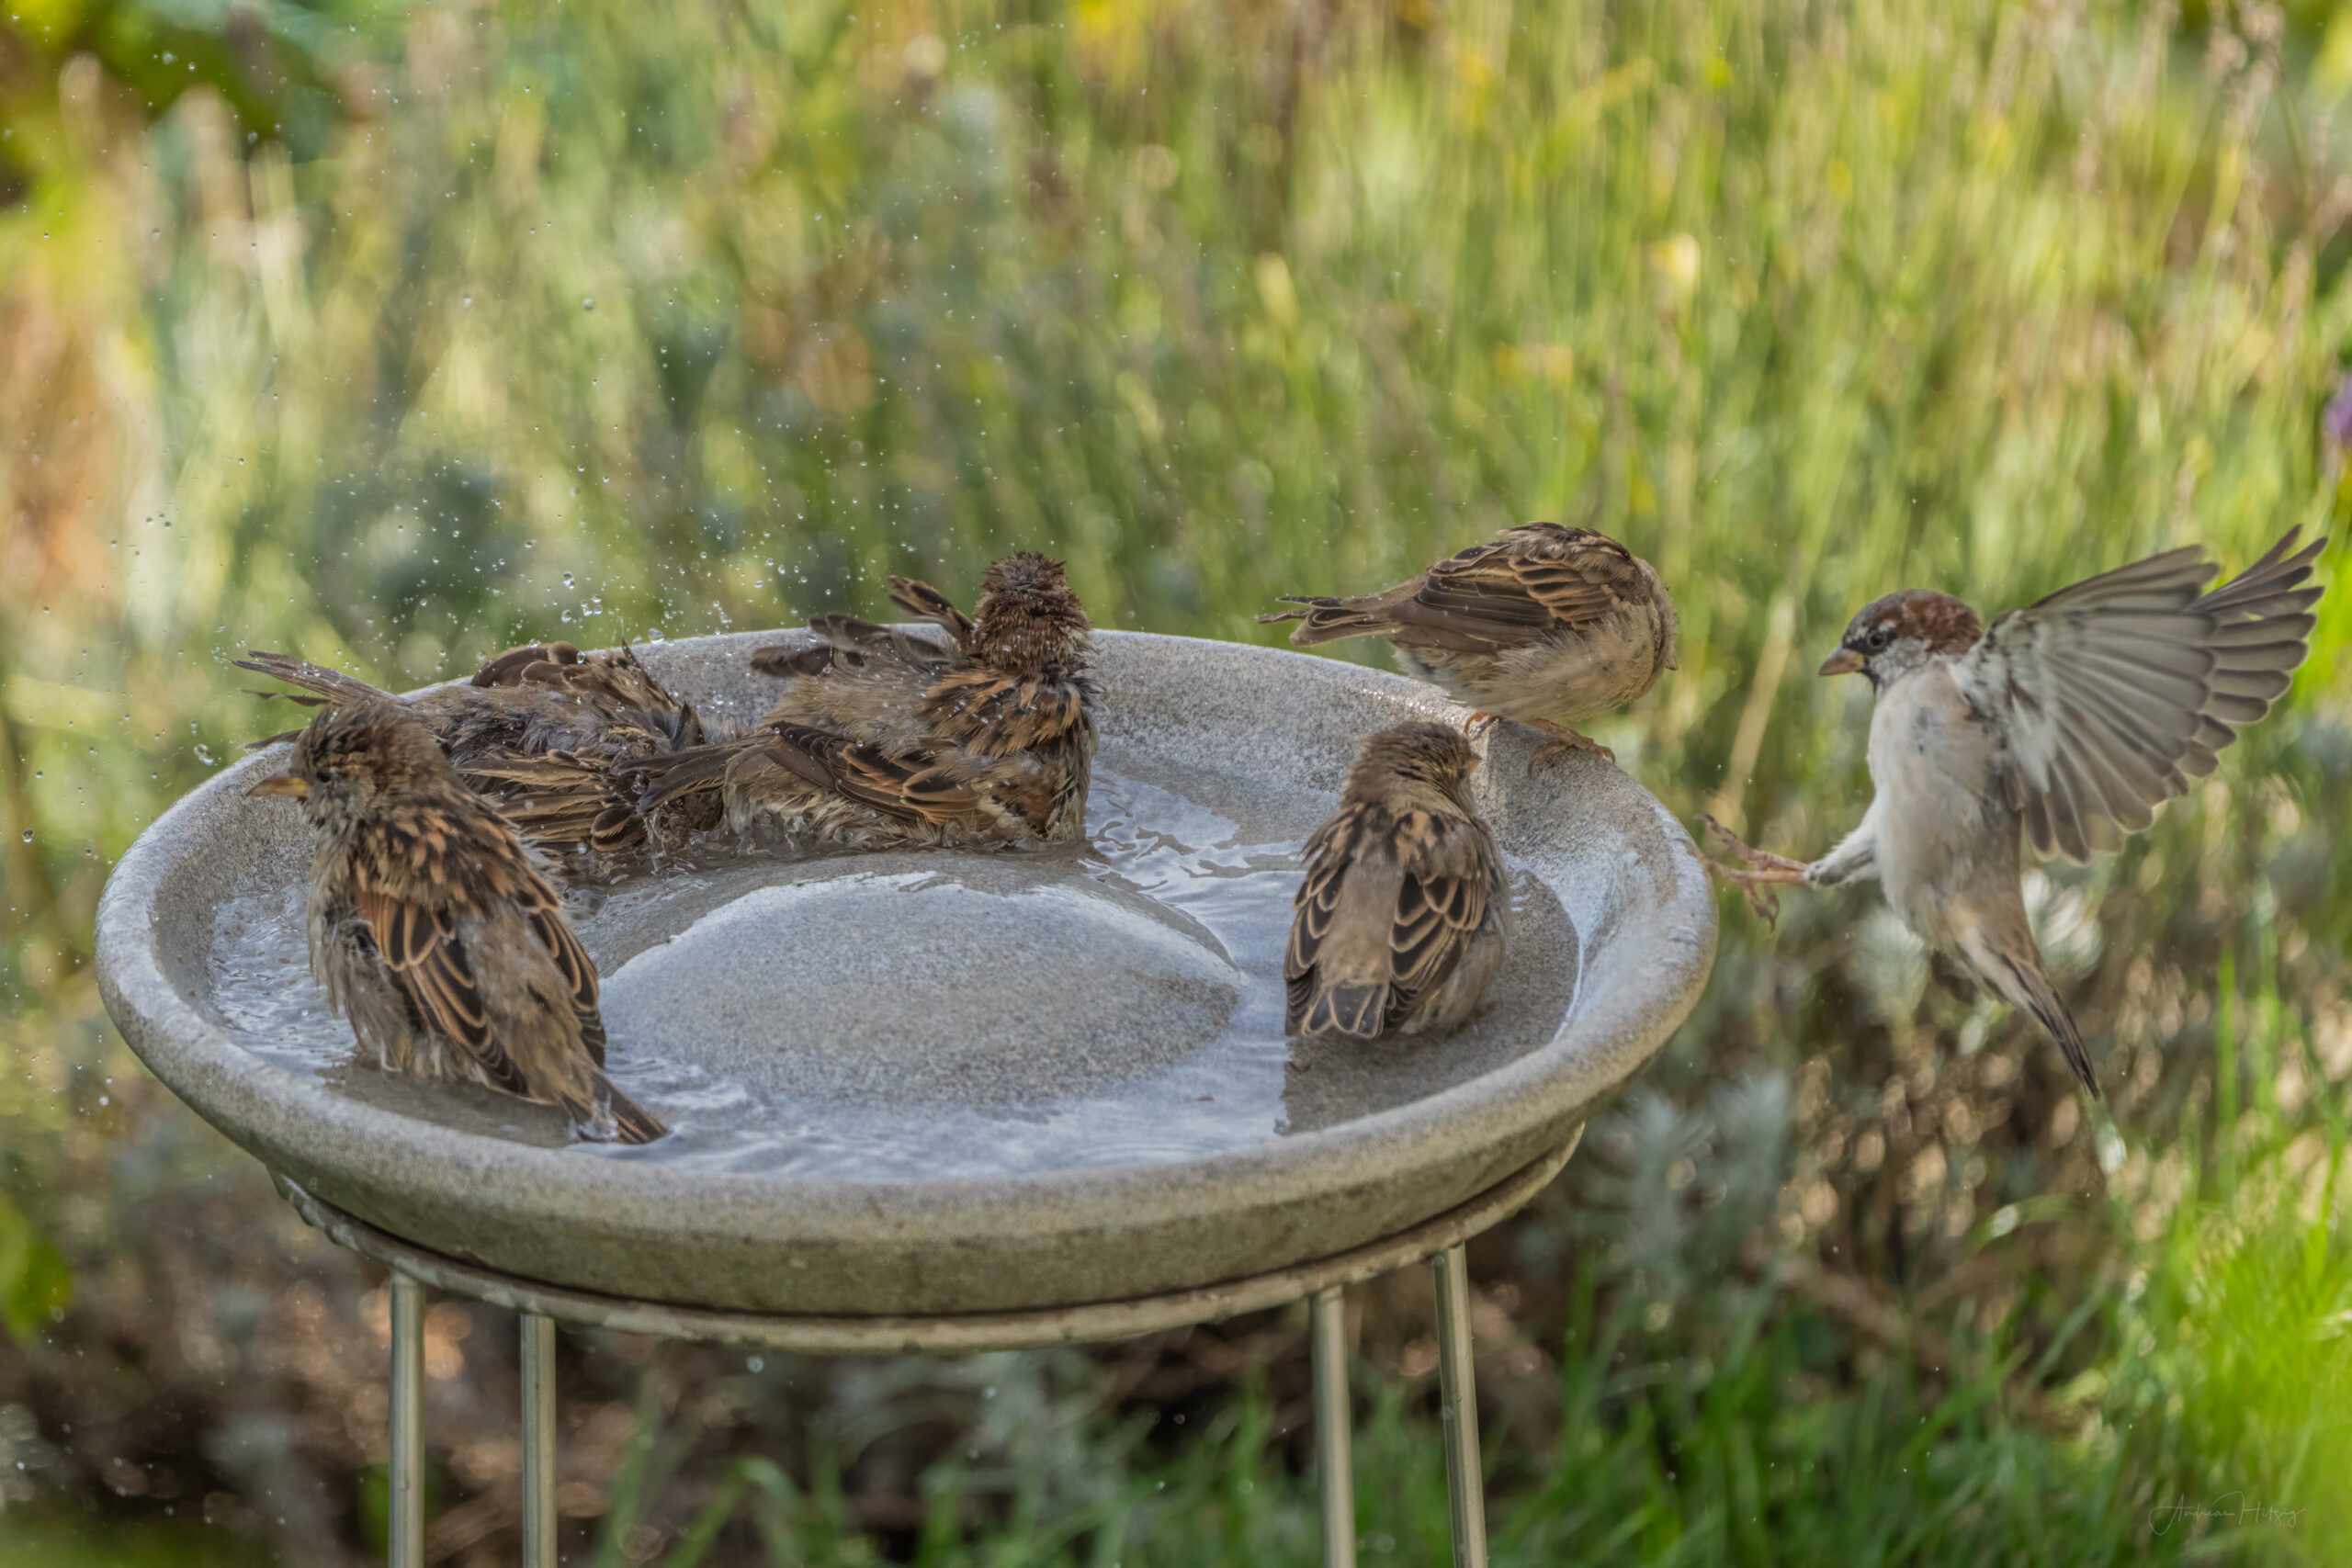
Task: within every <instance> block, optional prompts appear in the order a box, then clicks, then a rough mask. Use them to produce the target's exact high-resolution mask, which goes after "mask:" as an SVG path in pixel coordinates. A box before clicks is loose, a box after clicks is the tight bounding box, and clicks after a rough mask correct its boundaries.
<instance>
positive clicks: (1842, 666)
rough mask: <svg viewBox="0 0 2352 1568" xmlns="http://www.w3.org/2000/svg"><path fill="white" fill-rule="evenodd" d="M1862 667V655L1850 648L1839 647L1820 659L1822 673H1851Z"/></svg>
mask: <svg viewBox="0 0 2352 1568" xmlns="http://www.w3.org/2000/svg"><path fill="white" fill-rule="evenodd" d="M1861 667H1862V656H1861V655H1860V654H1859V653H1856V652H1855V651H1854V650H1853V649H1850V648H1841V649H1838V651H1837V652H1835V653H1833V654H1831V655H1830V656H1829V657H1828V658H1826V659H1825V660H1822V661H1821V673H1823V674H1824V675H1851V674H1852V673H1854V671H1857V670H1860V668H1861Z"/></svg>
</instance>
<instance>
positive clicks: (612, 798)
mask: <svg viewBox="0 0 2352 1568" xmlns="http://www.w3.org/2000/svg"><path fill="white" fill-rule="evenodd" d="M236 663H237V667H238V668H239V669H242V670H252V671H257V672H258V673H261V674H264V675H267V676H270V677H272V678H274V679H276V680H279V681H283V682H287V683H288V685H292V686H298V687H300V688H301V689H302V692H303V693H304V694H294V693H283V692H281V693H271V694H263V695H276V696H283V697H286V698H287V699H288V700H289V701H291V702H295V703H299V704H301V705H304V706H310V707H316V706H320V705H323V704H328V703H382V702H397V703H401V704H402V705H405V706H406V707H407V708H408V709H409V711H411V712H412V713H413V714H414V715H415V716H417V717H418V718H420V719H422V720H424V723H425V724H426V725H427V726H428V727H429V728H431V729H432V731H433V733H434V737H435V739H437V740H439V741H440V743H441V747H442V750H445V751H446V752H447V753H448V755H449V757H450V759H451V760H452V761H455V762H456V763H457V765H458V772H459V773H460V775H461V776H462V777H463V778H464V779H465V781H466V783H467V784H470V785H471V786H472V787H473V788H474V789H475V790H476V791H477V792H479V793H481V794H482V795H487V796H489V797H490V798H491V799H492V801H494V802H495V803H496V804H497V806H498V808H499V809H500V811H501V812H503V814H504V815H505V817H506V818H507V820H508V821H510V822H512V823H514V824H515V828H516V829H517V830H518V831H520V832H521V833H522V835H523V836H524V838H525V839H526V840H529V841H530V842H531V843H533V844H535V845H537V846H538V847H540V848H542V849H546V850H550V851H571V850H579V849H586V850H590V851H593V852H596V853H598V854H607V855H608V854H617V853H621V852H626V851H628V850H631V849H634V848H636V847H638V846H639V845H641V844H644V843H645V842H647V841H648V840H649V839H650V840H651V841H653V842H655V843H658V844H660V845H662V847H664V848H667V849H675V848H677V847H678V846H679V845H681V844H683V843H684V841H685V840H686V838H687V837H688V836H689V835H690V834H692V833H693V832H695V831H696V830H697V829H705V828H711V827H716V826H717V825H718V814H717V812H716V811H715V810H714V811H709V812H707V813H697V812H696V811H695V810H694V809H693V808H691V807H689V808H685V809H681V810H675V811H670V812H655V813H647V812H641V811H639V809H638V807H637V797H636V791H635V789H634V788H633V787H632V786H629V785H627V784H623V783H622V782H621V781H620V780H619V779H618V778H617V777H616V775H615V773H614V772H613V766H614V764H615V763H616V762H619V761H623V760H625V759H628V758H632V757H646V756H655V755H659V754H661V753H663V752H667V751H673V750H679V749H681V748H683V747H688V746H697V745H700V744H702V743H703V742H704V741H705V740H707V739H711V736H710V734H709V732H708V728H707V727H706V725H705V722H704V720H703V719H702V717H701V716H699V715H698V714H697V713H696V712H695V708H694V705H692V704H691V703H688V702H685V701H684V700H683V699H682V698H679V697H677V696H675V695H673V694H672V693H671V692H670V690H669V688H668V687H666V686H664V685H662V682H660V681H659V680H658V679H656V678H655V676H654V674H653V672H652V671H650V670H648V669H647V668H646V667H645V664H644V662H643V660H639V658H638V656H637V652H636V650H635V649H630V648H628V647H623V648H620V649H616V650H614V651H611V652H606V653H590V654H584V655H583V654H582V652H581V651H580V650H579V649H576V648H574V647H573V646H572V645H571V644H570V643H568V642H548V643H529V644H526V645H525V646H523V647H520V648H514V649H508V650H506V651H505V652H504V653H502V654H500V655H498V656H497V657H496V658H494V659H492V660H490V661H489V662H487V663H485V664H484V665H483V666H482V667H481V669H480V670H478V671H475V672H474V676H473V679H472V680H471V681H469V682H467V683H466V684H465V685H462V686H457V685H452V686H442V687H436V688H435V689H434V690H432V691H429V692H425V693H423V694H419V695H417V696H414V697H408V698H396V697H392V696H390V694H387V693H385V692H382V691H379V690H378V689H377V688H376V687H374V686H371V685H369V684H368V682H365V681H360V680H357V679H355V678H354V677H352V676H349V675H345V674H341V673H338V672H337V671H333V670H327V669H323V668H322V667H321V666H319V665H316V664H312V663H311V662H310V661H309V660H301V659H296V658H294V657H292V656H290V655H288V654H283V653H258V652H257V653H253V654H249V655H248V656H247V657H245V658H243V659H241V660H237V661H236ZM297 733H299V732H298V731H288V732H286V733H285V734H281V735H274V736H270V737H268V738H266V739H262V740H257V741H254V742H253V743H252V745H253V747H254V749H259V748H261V747H265V746H270V745H274V744H277V742H279V741H283V740H288V739H292V738H293V736H294V735H295V734H297Z"/></svg>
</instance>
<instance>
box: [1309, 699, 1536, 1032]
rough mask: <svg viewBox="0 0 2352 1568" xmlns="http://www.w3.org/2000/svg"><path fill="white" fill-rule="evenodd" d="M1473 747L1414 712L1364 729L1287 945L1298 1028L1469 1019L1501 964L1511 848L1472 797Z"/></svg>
mask: <svg viewBox="0 0 2352 1568" xmlns="http://www.w3.org/2000/svg"><path fill="white" fill-rule="evenodd" d="M1477 765H1478V753H1477V752H1476V751H1475V750H1472V749H1471V747H1470V742H1469V740H1468V739H1466V738H1464V736H1463V735H1462V734H1460V733H1458V732H1457V731H1455V730H1454V729H1453V728H1452V727H1450V726H1448V725H1442V724H1432V723H1430V722H1429V721H1428V720H1425V719H1423V720H1416V721H1415V722H1413V723H1410V724H1400V725H1398V726H1397V727H1396V728H1393V729H1384V730H1382V731H1380V732H1379V733H1378V734H1376V735H1374V736H1372V737H1370V738H1368V739H1366V740H1365V741H1364V742H1363V746H1362V747H1361V748H1359V749H1358V750H1357V752H1356V757H1355V761H1354V762H1353V763H1352V764H1351V765H1350V767H1349V769H1348V777H1347V783H1346V784H1345V785H1344V786H1343V787H1342V788H1341V790H1340V809H1339V811H1338V813H1337V814H1336V815H1335V816H1333V817H1332V818H1331V819H1330V820H1329V821H1328V822H1326V823H1324V824H1323V826H1322V827H1320V828H1318V829H1316V830H1315V836H1314V837H1313V838H1311V839H1309V840H1307V841H1306V880H1305V881H1303V882H1302V883H1301V884H1300V885H1299V889H1298V897H1296V898H1295V900H1294V901H1293V908H1294V909H1295V914H1294V915H1293V916H1292V918H1291V926H1290V945H1289V947H1288V949H1287V950H1286V951H1285V952H1284V953H1283V983H1284V984H1285V986H1286V987H1288V990H1289V1006H1288V1008H1287V1010H1286V1011H1285V1013H1284V1018H1283V1027H1284V1029H1285V1030H1286V1031H1287V1032H1289V1033H1292V1034H1306V1035H1317V1034H1348V1035H1353V1036H1355V1037H1356V1038H1357V1039H1359V1040H1374V1039H1377V1038H1378V1037H1380V1036H1381V1035H1383V1034H1389V1033H1405V1034H1418V1033H1419V1032H1421V1031H1423V1030H1447V1029H1452V1028H1453V1027H1455V1026H1456V1025H1458V1024H1460V1023H1461V1022H1462V1021H1464V1019H1466V1018H1468V1017H1469V1016H1470V1014H1471V1013H1472V1012H1473V1011H1474V1010H1476V1008H1477V1005H1478V998H1480V997H1481V996H1482V995H1484V994H1485V992H1486V989H1487V984H1488V983H1489V982H1491V981H1492V980H1493V979H1494V977H1495V972H1496V971H1497V970H1498V969H1500V968H1501V967H1502V961H1503V935H1504V932H1503V928H1504V924H1505V921H1506V919H1507V917H1508V915H1509V912H1510V890H1509V888H1508V887H1507V886H1505V884H1504V879H1503V858H1502V852H1500V851H1499V850H1498V849H1497V848H1496V847H1495V836H1494V834H1493V833H1492V832H1491V831H1490V830H1488V829H1487V825H1486V823H1485V822H1483V821H1481V820H1480V819H1479V818H1478V814H1477V812H1476V810H1475V809H1474V808H1473V807H1471V805H1470V799H1469V779H1470V773H1471V771H1472V770H1473V769H1475V768H1476V767H1477Z"/></svg>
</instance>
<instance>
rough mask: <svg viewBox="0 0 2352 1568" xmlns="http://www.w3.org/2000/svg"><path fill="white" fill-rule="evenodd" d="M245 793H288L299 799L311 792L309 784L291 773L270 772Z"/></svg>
mask: <svg viewBox="0 0 2352 1568" xmlns="http://www.w3.org/2000/svg"><path fill="white" fill-rule="evenodd" d="M245 793H246V794H247V795H292V796H293V797H294V798H295V799H297V800H300V799H301V798H302V797H303V796H304V795H308V794H310V793H311V786H310V785H309V784H306V783H304V782H303V781H302V780H300V779H298V778H296V777H295V776H294V775H293V774H292V773H272V774H270V775H269V777H267V778H266V779H264V780H262V781H261V783H259V784H255V785H254V787H253V788H251V789H249V790H247V791H245Z"/></svg>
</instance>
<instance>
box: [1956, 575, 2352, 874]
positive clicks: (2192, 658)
mask: <svg viewBox="0 0 2352 1568" xmlns="http://www.w3.org/2000/svg"><path fill="white" fill-rule="evenodd" d="M2295 540H2296V534H2295V533H2293V532H2290V533H2289V534H2288V535H2287V536H2286V537H2285V538H2283V539H2281V540H2279V541H2278V544H2276V545H2274V546H2272V547H2271V548H2270V549H2269V550H2268V551H2267V552H2266V553H2265V554H2264V555H2263V557H2262V558H2261V559H2260V560H2257V561H2256V562H2255V564H2254V565H2253V566H2251V567H2249V568H2247V569H2246V570H2245V572H2244V573H2243V574H2242V575H2240V576H2239V577H2237V578H2235V579H2234V580H2233V581H2230V582H2228V583H2226V584H2224V585H2223V586H2222V587H2221V588H2218V589H2216V590H2214V591H2213V592H2211V593H2208V594H2205V595H2203V596H2202V597H2199V592H2198V591H2199V589H2201V588H2202V587H2203V586H2204V585H2205V583H2206V582H2207V581H2210V580H2211V577H2212V575H2213V567H2212V565H2211V563H2210V562H2209V561H2207V560H2206V558H2205V556H2204V552H2203V551H2202V550H2200V549H2198V548H2196V547H2189V548H2187V549H2179V550H2172V551H2168V552H2166V553H2165V554H2164V555H2160V556H2152V557H2150V558H2148V559H2146V560H2143V561H2137V562H2134V563H2133V564H2131V565H2130V566H2126V567H2120V568H2118V569H2117V570H2113V571H2109V572H2104V573H2102V574H2100V575H2099V576H2098V577H2094V578H2091V579H2089V580H2088V581H2084V582H2078V583H2075V585H2074V586H2073V587H2071V588H2063V589H2061V590H2059V591H2058V592H2055V593H2052V594H2051V595H2050V596H2049V597H2048V598H2046V599H2043V600H2041V601H2040V602H2039V603H2036V604H2030V605H2028V606H2027V607H2026V608H2024V609H2022V610H2012V611H2010V612H2009V613H2008V614H2007V615H2003V616H2001V617H2000V618H1999V619H1997V620H1996V621H1995V622H1994V623H1993V624H1992V626H1990V627H1989V628H1987V629H1986V631H1985V635H1984V637H1981V638H1979V639H1978V641H1977V643H1976V646H1975V647H1973V648H1972V649H1969V650H1968V652H1967V653H1966V654H1964V655H1962V658H1961V660H1960V663H1959V668H1958V670H1957V671H1956V674H1957V676H1958V678H1959V681H1960V684H1961V689H1962V692H1963V693H1964V694H1966V695H1967V696H1968V698H1969V701H1970V702H1971V703H1972V704H1973V705H1975V707H1976V708H1977V710H1978V711H1979V712H1980V713H1986V714H1993V715H1998V716H2002V717H2003V718H2004V719H2005V720H2006V723H2007V730H2008V735H2009V747H2010V760H2009V768H2010V781H2009V782H2010V786H2011V789H2012V792H2013V795H2014V798H2015V799H2016V801H2017V804H2018V807H2019V809H2020V810H2021V811H2022V813H2023V814H2024V817H2025V822H2026V830H2027V832H2028V834H2029V835H2030V837H2031V838H2032V840H2033V846H2034V848H2035V849H2036V850H2037V851H2039V852H2041V853H2043V854H2049V853H2052V852H2058V853H2063V854H2064V855H2066V856H2067V857H2068V858H2070V859H2073V860H2078V861H2079V860H2086V859H2088V858H2089V856H2090V855H2091V854H2092V853H2093V852H2098V851H2102V850H2111V849H2114V848H2115V847H2117V846H2118V845H2119V844H2120V843H2121V842H2122V840H2123V836H2124V834H2126V833H2129V832H2137V831H2138V830H2139V829H2143V828H2145V827H2146V826H2147V825H2148V824H2149V823H2150V822H2151V821H2153V820H2154V817H2155V807H2158V806H2159V805H2161V804H2163V803H2164V802H2165V801H2166V800H2169V799H2171V798H2172V797H2173V796H2174V795H2179V794H2180V793H2182V792H2183V791H2184V790H2186V789H2187V788H2188V780H2189V779H2190V778H2192V777H2202V776H2203V775H2205V774H2207V773H2211V772H2212V771H2213V767H2214V753H2216V752H2217V751H2219V750H2222V748H2223V747H2225V746H2227V745H2228V744H2229V743H2230V742H2231V741H2232V740H2233V739H2236V738H2237V732H2238V730H2239V729H2241V728H2244V727H2245V726H2246V725H2248V724H2251V723H2253V722H2254V721H2255V720H2256V719H2258V718H2260V717H2261V716H2263V715H2264V714H2265V713H2267V711H2269V707H2270V704H2271V702H2272V700H2273V699H2275V698H2276V697H2277V696H2278V694H2280V693H2282V692H2284V691H2285V690H2286V689H2287V685H2288V681H2289V678H2290V676H2291V674H2292V673H2293V671H2294V670H2295V667H2296V666H2297V665H2299V664H2301V662H2302V661H2303V656H2304V654H2305V653H2306V652H2307V651H2308V650H2309V649H2308V638H2309V637H2310V635H2311V629H2312V626H2313V624H2314V621H2313V617H2312V615H2310V614H2309V613H2308V612H2309V611H2310V609H2311V606H2312V604H2314V603H2316V602H2317V600H2318V598H2319V595H2320V590H2319V589H2317V588H2315V587H2312V588H2307V587H2303V586H2302V584H2303V582H2304V581H2305V580H2306V579H2308V578H2309V577H2310V576H2311V572H2312V562H2313V560H2315V559H2316V558H2317V557H2318V555H2319V552H2320V549H2321V547H2323V546H2324V543H2325V540H2324V539H2320V540H2314V541H2313V542H2312V544H2311V545H2309V546H2307V547H2304V548H2302V549H2300V550H2298V549H2296V548H2295Z"/></svg>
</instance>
